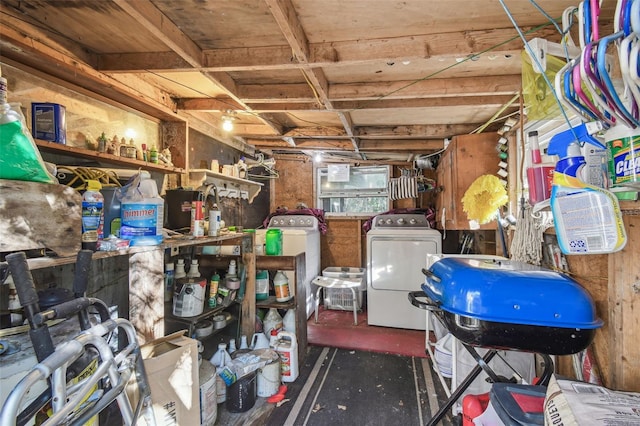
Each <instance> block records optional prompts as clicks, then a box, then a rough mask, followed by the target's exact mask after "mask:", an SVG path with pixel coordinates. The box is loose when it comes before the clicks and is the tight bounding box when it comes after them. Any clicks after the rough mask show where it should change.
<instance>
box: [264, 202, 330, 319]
mask: <svg viewBox="0 0 640 426" xmlns="http://www.w3.org/2000/svg"><path fill="white" fill-rule="evenodd" d="M273 228H277V229H280V230H282V254H283V255H284V256H294V255H296V254H298V253H300V252H305V258H306V268H305V272H306V273H305V278H304V283H305V290H306V293H307V295H306V299H307V301H306V305H307V318H309V317H310V316H311V314H313V310H314V301H313V296H314V294H315V288H316V286H315V285H313V284H311V281H312V280H313V279H314V278H315V277H317V276H318V275H322V274H321V272H320V229H319V227H318V218H316V217H315V216H309V215H293V214H292V215H282V216H273V217H272V218H271V219H270V220H269V225H268V226H267V229H273ZM267 229H258V230H256V238H257V239H260V238H261V239H262V240H264V238H265V235H264V234H266V232H267ZM283 272H284V273H285V274H286V275H287V278H288V279H289V284H290V287H291V289H292V290H293V284H294V283H295V281H294V273H293V271H283Z"/></svg>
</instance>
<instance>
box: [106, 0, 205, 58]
mask: <svg viewBox="0 0 640 426" xmlns="http://www.w3.org/2000/svg"><path fill="white" fill-rule="evenodd" d="M111 1H113V2H114V3H115V4H117V5H118V6H119V7H120V8H121V9H122V10H124V11H125V12H126V13H128V14H129V16H131V17H132V18H134V19H135V20H136V21H137V22H138V23H139V24H140V25H141V26H142V27H144V28H145V29H146V30H147V31H149V32H150V33H151V34H153V36H154V37H156V38H157V39H158V40H161V41H162V42H163V43H164V44H166V45H167V47H169V48H170V49H171V50H173V51H174V52H176V53H177V54H178V55H179V56H180V57H181V58H182V59H184V60H185V61H186V62H187V63H189V65H190V66H191V67H200V66H202V57H203V56H202V50H201V49H200V48H199V47H198V45H197V44H196V43H194V42H193V40H191V39H190V38H189V37H187V36H186V35H185V34H184V32H183V31H182V30H181V29H180V28H178V27H177V26H176V25H175V24H174V23H173V22H172V21H171V20H170V19H169V18H167V17H166V16H165V15H164V14H163V13H162V12H161V11H160V10H159V9H158V8H157V7H156V6H155V5H154V4H153V3H151V2H150V1H149V0H111Z"/></svg>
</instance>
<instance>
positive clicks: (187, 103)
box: [177, 96, 244, 111]
mask: <svg viewBox="0 0 640 426" xmlns="http://www.w3.org/2000/svg"><path fill="white" fill-rule="evenodd" d="M177 106H178V109H181V110H186V111H226V110H234V111H244V105H242V104H241V103H238V102H237V101H236V100H235V99H233V98H231V97H229V96H225V97H223V98H222V97H221V98H189V99H178V100H177Z"/></svg>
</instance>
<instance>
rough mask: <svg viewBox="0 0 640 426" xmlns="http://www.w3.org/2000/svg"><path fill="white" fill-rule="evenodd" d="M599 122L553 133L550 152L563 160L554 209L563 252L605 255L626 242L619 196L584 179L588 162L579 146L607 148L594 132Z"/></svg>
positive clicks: (553, 192)
mask: <svg viewBox="0 0 640 426" xmlns="http://www.w3.org/2000/svg"><path fill="white" fill-rule="evenodd" d="M600 130H602V124H601V123H600V122H593V123H586V124H584V123H583V124H580V125H579V126H576V127H574V128H572V129H569V130H566V131H564V132H561V133H558V134H556V135H554V136H553V137H552V138H551V140H550V141H549V147H548V148H547V153H548V154H549V155H558V156H559V157H560V160H559V161H558V162H557V164H556V168H555V171H554V173H553V187H552V189H551V212H552V213H553V221H554V226H555V229H556V235H557V237H558V245H559V246H560V250H561V251H562V252H563V253H564V254H604V253H613V252H616V251H619V250H621V249H622V248H623V247H624V246H625V244H626V243H627V236H626V233H625V230H624V224H623V222H622V213H621V212H620V205H619V204H618V199H617V198H616V197H615V196H614V195H613V194H612V193H611V192H609V191H607V190H605V189H603V188H599V187H597V186H593V185H589V184H587V183H586V182H585V179H584V177H583V176H582V172H583V170H584V166H585V164H586V161H585V158H584V156H583V155H582V151H581V149H580V146H581V144H582V143H589V144H592V145H595V146H597V147H598V148H601V149H605V148H606V147H605V146H604V145H603V144H602V143H601V142H600V141H599V140H598V139H596V138H595V137H593V136H592V135H593V134H595V133H596V132H598V131H600Z"/></svg>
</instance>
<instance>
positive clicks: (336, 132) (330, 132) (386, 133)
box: [235, 123, 479, 145]
mask: <svg viewBox="0 0 640 426" xmlns="http://www.w3.org/2000/svg"><path fill="white" fill-rule="evenodd" d="M478 126H479V124H478V123H469V124H430V125H413V126H387V127H383V126H376V127H371V126H367V127H355V128H354V135H353V137H356V138H358V139H359V140H360V144H361V145H363V144H364V143H365V141H371V140H378V141H388V142H393V141H396V140H414V141H415V140H418V141H419V140H426V139H434V140H444V139H445V138H449V137H452V136H455V135H463V134H467V133H470V132H471V131H473V130H475V129H476V128H477V127H478ZM240 130H245V132H240ZM250 130H253V131H252V132H251V131H250ZM259 130H261V129H260V127H259V126H243V129H236V131H235V133H236V134H237V135H238V136H242V137H244V138H246V139H247V140H262V141H274V140H281V139H282V137H283V136H282V135H271V136H268V135H263V134H261V133H260V132H259ZM284 137H286V138H291V139H293V140H295V141H296V143H297V141H300V140H336V141H348V140H349V139H350V138H351V136H349V135H348V134H347V133H346V131H345V130H344V129H343V128H341V127H297V128H295V129H292V130H289V131H288V132H287V133H285V134H284Z"/></svg>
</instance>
